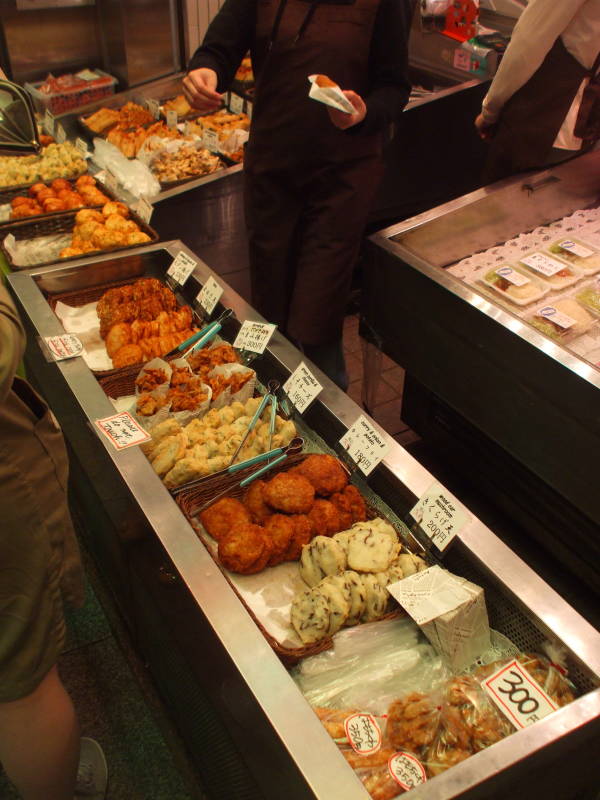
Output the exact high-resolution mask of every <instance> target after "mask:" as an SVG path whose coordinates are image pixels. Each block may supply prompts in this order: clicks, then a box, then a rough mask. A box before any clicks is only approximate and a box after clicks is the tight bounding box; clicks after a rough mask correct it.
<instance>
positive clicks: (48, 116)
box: [44, 108, 54, 136]
mask: <svg viewBox="0 0 600 800" xmlns="http://www.w3.org/2000/svg"><path fill="white" fill-rule="evenodd" d="M44 128H45V129H46V133H47V134H48V136H54V114H53V113H52V112H51V111H50V109H49V108H47V109H46V113H45V114H44Z"/></svg>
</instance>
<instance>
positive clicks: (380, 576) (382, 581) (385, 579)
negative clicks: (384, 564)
mask: <svg viewBox="0 0 600 800" xmlns="http://www.w3.org/2000/svg"><path fill="white" fill-rule="evenodd" d="M373 574H374V575H375V577H376V578H377V580H378V582H379V585H380V586H382V587H383V588H384V589H385V587H386V586H387V585H388V583H389V582H390V575H389V570H386V571H385V572H375V573H373Z"/></svg>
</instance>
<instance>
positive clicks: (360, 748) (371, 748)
mask: <svg viewBox="0 0 600 800" xmlns="http://www.w3.org/2000/svg"><path fill="white" fill-rule="evenodd" d="M344 729H345V731H346V738H347V739H348V741H349V742H350V746H351V747H352V749H353V750H354V751H355V752H356V753H359V754H360V755H362V756H366V755H367V754H368V753H376V752H377V751H378V750H379V748H380V747H381V741H382V736H381V730H380V728H379V725H378V724H377V721H376V719H375V717H373V716H372V715H371V714H352V716H351V717H347V718H346V719H345V720H344Z"/></svg>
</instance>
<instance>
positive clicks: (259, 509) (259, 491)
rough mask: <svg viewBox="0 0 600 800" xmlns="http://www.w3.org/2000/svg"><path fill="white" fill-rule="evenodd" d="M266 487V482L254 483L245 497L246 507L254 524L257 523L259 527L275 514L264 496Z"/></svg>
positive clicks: (258, 481)
mask: <svg viewBox="0 0 600 800" xmlns="http://www.w3.org/2000/svg"><path fill="white" fill-rule="evenodd" d="M264 487H265V482H264V481H261V480H257V481H253V482H252V483H251V484H250V486H249V487H248V491H247V492H246V495H245V497H244V505H245V506H246V508H247V509H248V511H249V512H250V516H251V517H252V522H256V523H258V524H259V525H262V524H264V522H265V520H267V519H268V518H269V517H270V516H271V514H272V513H273V509H272V508H270V507H269V506H268V505H267V504H266V502H265V498H264V495H263V490H264Z"/></svg>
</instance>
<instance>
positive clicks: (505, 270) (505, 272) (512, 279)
mask: <svg viewBox="0 0 600 800" xmlns="http://www.w3.org/2000/svg"><path fill="white" fill-rule="evenodd" d="M496 275H499V276H500V277H501V278H504V280H506V281H508V282H509V283H512V285H513V286H526V285H527V284H528V283H531V281H530V280H529V278H527V277H526V276H525V275H523V273H522V272H517V271H516V270H514V269H513V268H512V267H498V269H497V270H496Z"/></svg>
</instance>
